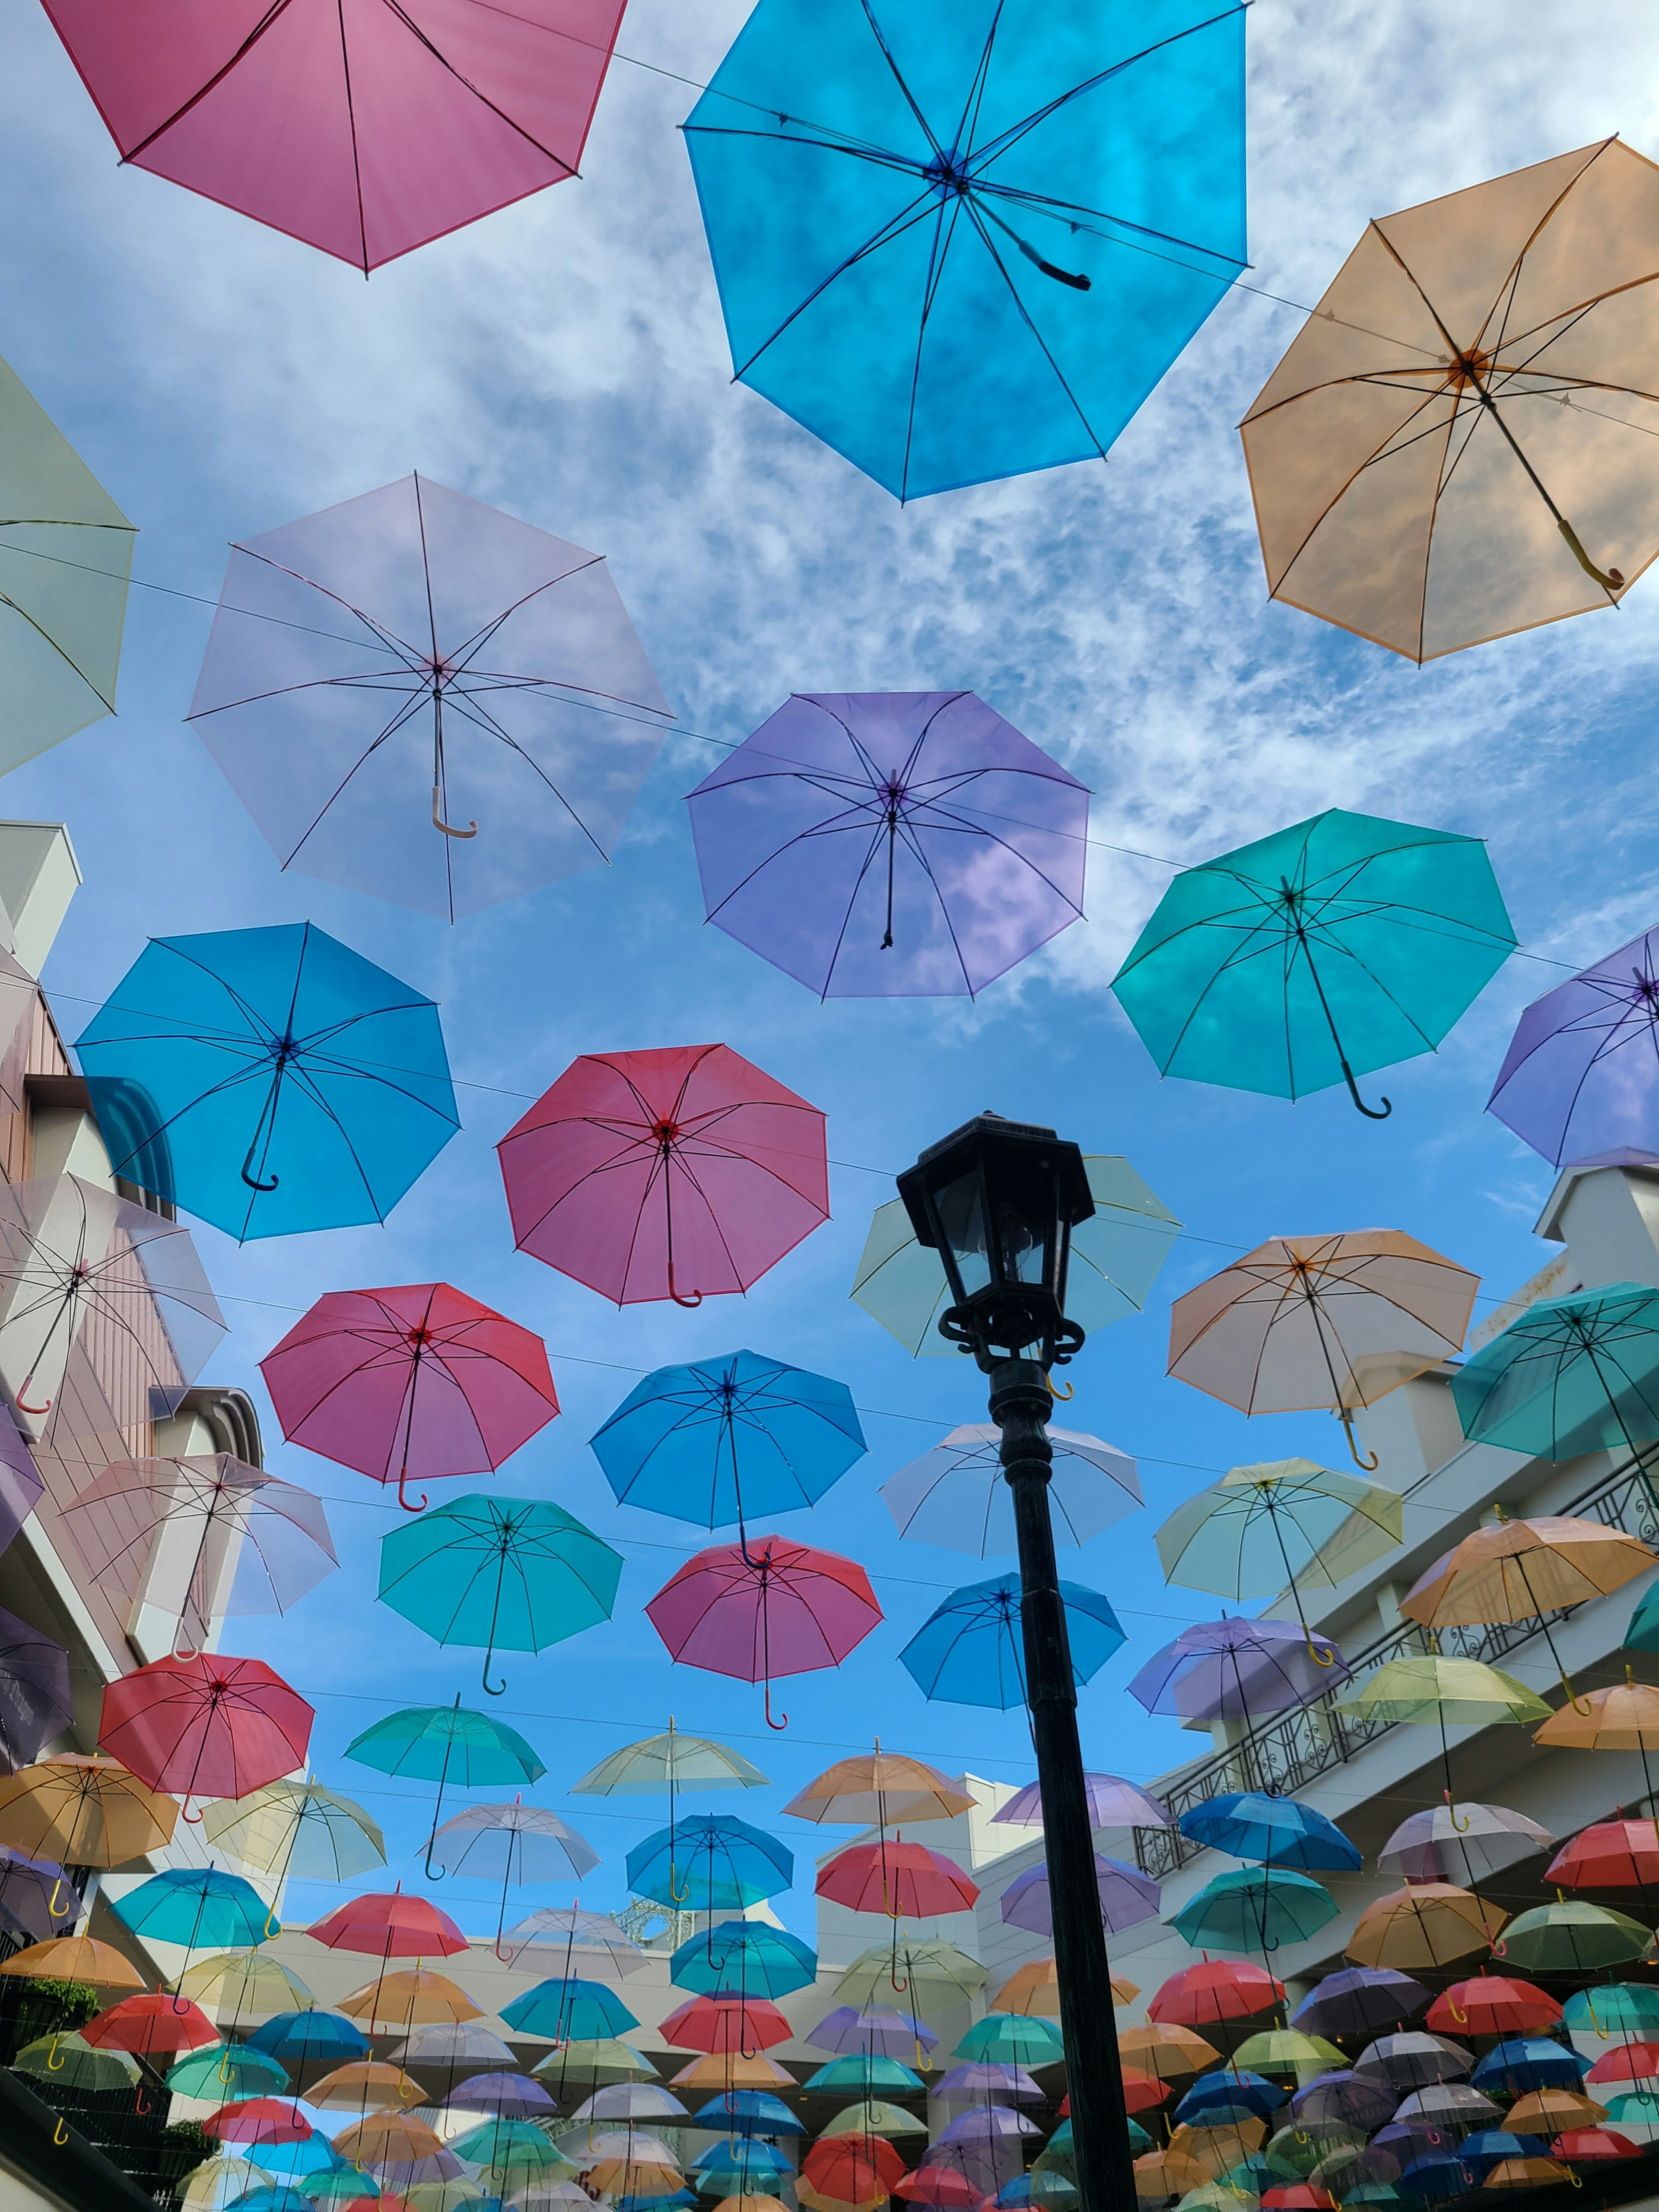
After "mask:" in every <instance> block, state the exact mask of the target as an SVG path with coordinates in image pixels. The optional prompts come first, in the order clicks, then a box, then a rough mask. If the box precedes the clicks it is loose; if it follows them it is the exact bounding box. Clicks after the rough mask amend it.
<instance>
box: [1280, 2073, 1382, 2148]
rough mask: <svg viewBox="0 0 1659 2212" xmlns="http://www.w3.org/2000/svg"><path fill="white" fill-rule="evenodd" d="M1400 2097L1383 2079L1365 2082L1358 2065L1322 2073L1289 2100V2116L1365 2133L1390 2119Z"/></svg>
mask: <svg viewBox="0 0 1659 2212" xmlns="http://www.w3.org/2000/svg"><path fill="white" fill-rule="evenodd" d="M1399 2101H1400V2099H1399V2097H1398V2095H1397V2093H1395V2090H1394V2089H1393V2088H1392V2087H1390V2086H1389V2083H1388V2082H1386V2081H1367V2080H1366V2079H1365V2077H1364V2075H1363V2074H1361V2073H1360V2071H1359V2069H1358V2067H1355V2068H1353V2069H1352V2070H1350V2069H1341V2070H1340V2071H1339V2072H1337V2073H1334V2074H1322V2075H1320V2076H1319V2077H1318V2079H1317V2080H1316V2081H1310V2082H1309V2084H1308V2086H1307V2087H1306V2088H1305V2089H1298V2090H1297V2093H1296V2094H1295V2095H1294V2096H1293V2097H1292V2098H1291V2114H1292V2116H1293V2117H1294V2118H1296V2119H1297V2120H1302V2121H1305V2122H1317V2121H1322V2120H1334V2121H1337V2122H1338V2123H1339V2124H1341V2125H1342V2126H1345V2127H1351V2128H1358V2129H1359V2130H1361V2132H1362V2133H1364V2134H1367V2135H1369V2134H1370V2131H1371V2130H1373V2129H1374V2128H1380V2127H1382V2126H1383V2124H1385V2122H1387V2121H1389V2120H1391V2119H1392V2118H1394V2108H1395V2106H1396V2105H1397V2104H1398V2103H1399Z"/></svg>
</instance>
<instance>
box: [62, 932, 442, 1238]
mask: <svg viewBox="0 0 1659 2212" xmlns="http://www.w3.org/2000/svg"><path fill="white" fill-rule="evenodd" d="M76 1048H77V1050H78V1052H79V1054H80V1058H81V1065H82V1069H83V1070H84V1072H85V1073H86V1077H87V1080H88V1087H89V1089H90V1091H91V1093H92V1103H93V1109H94V1112H95V1113H96V1114H97V1115H98V1118H99V1126H100V1128H107V1129H108V1130H109V1131H110V1150H111V1152H112V1154H117V1155H118V1157H117V1158H112V1161H111V1165H112V1168H113V1169H114V1170H115V1172H116V1173H117V1174H118V1175H122V1176H130V1177H131V1180H132V1181H133V1182H137V1183H139V1184H141V1185H142V1186H143V1188H145V1189H146V1190H153V1191H154V1192H155V1194H156V1196H157V1197H158V1198H164V1199H167V1200H169V1202H172V1203H176V1204H177V1205H179V1206H183V1207H185V1210H186V1211H187V1212H191V1213H196V1214H199V1215H200V1216H201V1218H203V1219H204V1221H210V1222H211V1223H212V1224H213V1225H214V1226H215V1227H216V1228H217V1229H222V1230H223V1231H225V1232H226V1234H227V1235H228V1236H231V1237H237V1238H239V1239H240V1240H241V1241H242V1242H244V1243H246V1241H247V1240H248V1239H249V1238H250V1237H283V1236H292V1235H293V1234H295V1232H296V1231H300V1230H305V1229H342V1228H346V1227H349V1226H350V1225H353V1224H355V1223H359V1222H370V1221H384V1220H385V1218H386V1215H387V1214H388V1213H389V1212H391V1210H392V1207H393V1206H395V1205H396V1204H397V1202H398V1200H399V1199H400V1198H401V1197H402V1196H403V1195H404V1192H405V1191H406V1190H408V1188H410V1184H411V1183H413V1182H415V1180H416V1177H417V1176H419V1175H420V1174H421V1173H422V1171H423V1170H425V1169H426V1168H427V1167H428V1166H429V1165H430V1164H431V1163H432V1161H433V1160H434V1159H435V1158H436V1157H437V1155H438V1154H439V1153H440V1152H441V1151H442V1150H443V1148H444V1146H446V1145H447V1143H448V1142H449V1140H450V1139H451V1138H452V1137H453V1135H454V1133H455V1132H456V1130H457V1129H458V1128H459V1126H460V1118H459V1115H458V1113H457V1111H456V1107H455V1093H454V1091H453V1088H452V1087H451V1085H450V1080H449V1062H448V1060H447V1058H446V1056H445V1053H444V1042H443V1033H442V1030H441V1029H440V1027H439V1024H438V1009H437V1008H436V1006H434V1004H433V1003H432V1001H431V1000H429V999H427V998H423V997H422V995H421V994H420V993H419V992H417V991H414V990H411V989H410V987H409V985H408V984H406V983H400V982H399V981H398V979H397V977H396V976H395V975H388V974H387V973H386V969H383V968H377V967H375V966H374V963H372V962H370V961H368V960H365V959H364V958H363V957H362V955H361V954H360V953H356V952H354V951H351V950H350V948H349V946H348V945H342V944H340V943H339V942H338V940H337V939H335V938H332V937H329V936H327V935H325V933H324V932H323V931H321V930H320V929H318V928H316V927H313V924H312V923H310V922H296V923H293V924H289V925H283V926H282V927H276V928H270V929H233V930H221V931H217V932H213V933H209V934H207V935H204V936H198V937H173V938H153V939H151V940H150V943H149V945H148V946H147V947H146V949H145V950H144V951H143V952H142V953H141V954H140V955H139V957H138V958H137V961H136V962H135V963H134V964H133V965H132V967H131V968H130V969H128V970H127V973H126V974H125V976H123V978H122V979H121V981H120V982H119V983H118V985H117V986H116V990H115V995H114V997H113V998H112V999H111V1000H108V1001H107V1003H106V1005H105V1006H103V1007H102V1008H101V1009H100V1012H98V1013H96V1014H94V1017H93V1018H92V1020H91V1022H90V1023H89V1024H88V1026H87V1028H86V1029H85V1030H83V1031H82V1035H81V1036H80V1037H79V1038H78V1039H77V1041H76ZM145 1218H146V1219H149V1218H152V1217H149V1216H146V1217H145Z"/></svg>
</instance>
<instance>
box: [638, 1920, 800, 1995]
mask: <svg viewBox="0 0 1659 2212" xmlns="http://www.w3.org/2000/svg"><path fill="white" fill-rule="evenodd" d="M817 1972H818V1956H817V1952H816V1951H813V1950H811V1949H809V1948H808V1947H807V1945H805V1943H803V1942H801V1940H800V1938H799V1936H791V1935H790V1934H788V1933H787V1930H786V1929H781V1928H769V1927H768V1926H767V1925H766V1923H764V1921H760V1920H727V1921H723V1922H722V1923H720V1925H719V1926H718V1927H712V1928H710V1929H708V1932H707V1933H706V1934H704V1935H702V1936H691V1937H690V1940H689V1941H688V1942H684V1943H682V1944H681V1945H680V1948H679V1949H678V1951H676V1952H675V1954H674V1955H673V1957H672V1958H671V1960H669V1962H668V1978H669V1980H670V1981H671V1982H673V1983H675V1984H678V1987H679V1988H681V1989H683V1990H696V1992H697V1994H698V1995H699V1996H714V1995H715V1994H716V1993H720V1994H722V1995H724V1994H726V1993H727V1992H732V1991H735V1992H736V1993H737V1994H738V1996H747V1997H772V1998H776V1997H786V1996H788V1995H789V1994H790V1993H791V1991H792V1990H810V1989H811V1986H812V1984H813V1983H814V1982H815V1981H816V1980H817Z"/></svg>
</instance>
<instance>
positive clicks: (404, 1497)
mask: <svg viewBox="0 0 1659 2212" xmlns="http://www.w3.org/2000/svg"><path fill="white" fill-rule="evenodd" d="M408 1480H409V1469H408V1468H407V1467H406V1466H404V1467H400V1468H398V1504H399V1505H401V1506H402V1507H403V1509H404V1512H405V1513H424V1512H425V1510H426V1508H427V1495H426V1492H425V1491H422V1492H421V1502H420V1504H418V1505H411V1504H410V1502H409V1494H408V1492H406V1491H405V1489H404V1484H405V1483H406V1482H407V1481H408Z"/></svg>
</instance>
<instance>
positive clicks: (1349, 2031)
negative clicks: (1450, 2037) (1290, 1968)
mask: <svg viewBox="0 0 1659 2212" xmlns="http://www.w3.org/2000/svg"><path fill="white" fill-rule="evenodd" d="M1428 1996H1429V1993H1428V1991H1427V1990H1425V1988H1424V1987H1423V1985H1422V1984H1421V1983H1420V1982H1414V1981H1413V1980H1412V1978H1411V1977H1410V1976H1409V1975H1408V1974H1402V1973H1400V1972H1397V1971H1396V1970H1395V1968H1394V1967H1392V1966H1344V1967H1340V1968H1339V1969H1338V1970H1337V1972H1335V1973H1332V1974H1327V1975H1326V1976H1325V1977H1324V1978H1323V1979H1322V1980H1321V1981H1318V1982H1316V1984H1314V1986H1313V1988H1312V1989H1310V1990H1309V1992H1308V1994H1307V1996H1305V1997H1304V1998H1303V2000H1302V2002H1301V2003H1300V2004H1299V2005H1297V2008H1296V2010H1295V2011H1294V2012H1293V2013H1292V2014H1291V2021H1292V2023H1293V2025H1294V2026H1296V2027H1299V2028H1302V2029H1304V2031H1305V2032H1307V2033H1310V2034H1324V2035H1361V2034H1369V2033H1370V2031H1371V2030H1372V2029H1373V2028H1377V2027H1395V2026H1396V2025H1397V2024H1398V2023H1399V2022H1400V2021H1402V2020H1409V2019H1410V2018H1411V2015H1413V2013H1414V2012H1416V2011H1418V2010H1419V2008H1421V2007H1422V2006H1423V2005H1425V2004H1426V2003H1427V2002H1428Z"/></svg>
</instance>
